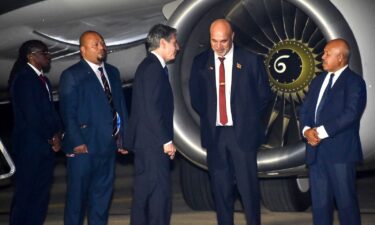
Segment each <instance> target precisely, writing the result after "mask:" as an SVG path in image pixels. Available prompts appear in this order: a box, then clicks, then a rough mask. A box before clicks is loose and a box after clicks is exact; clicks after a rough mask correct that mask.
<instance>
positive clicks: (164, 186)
mask: <svg viewBox="0 0 375 225" xmlns="http://www.w3.org/2000/svg"><path fill="white" fill-rule="evenodd" d="M134 155H135V157H134V166H135V168H134V169H135V174H134V190H133V200H132V201H133V202H132V210H131V218H130V224H131V225H168V224H169V223H170V217H171V211H172V194H171V192H172V189H171V175H170V160H169V156H168V155H167V154H165V153H164V151H163V148H162V147H156V148H150V149H136V150H134Z"/></svg>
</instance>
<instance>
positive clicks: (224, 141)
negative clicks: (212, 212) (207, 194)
mask: <svg viewBox="0 0 375 225" xmlns="http://www.w3.org/2000/svg"><path fill="white" fill-rule="evenodd" d="M217 132H218V135H217V140H218V141H217V144H216V147H215V148H212V149H208V152H207V160H208V170H209V174H210V180H211V189H212V192H213V197H214V201H215V207H216V214H217V220H218V223H219V225H233V224H234V222H233V212H234V201H235V197H236V194H235V187H236V186H237V188H238V192H239V194H240V196H241V200H242V204H243V207H244V211H245V216H246V220H247V224H248V225H260V193H259V181H258V172H257V171H258V169H257V161H256V149H253V150H251V151H244V150H243V149H241V148H240V147H239V145H238V143H237V141H236V138H235V132H234V128H233V127H218V128H217Z"/></svg>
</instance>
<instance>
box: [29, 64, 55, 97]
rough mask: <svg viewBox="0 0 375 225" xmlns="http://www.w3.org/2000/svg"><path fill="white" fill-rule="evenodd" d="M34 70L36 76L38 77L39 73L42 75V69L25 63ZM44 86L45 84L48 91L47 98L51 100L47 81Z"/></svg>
mask: <svg viewBox="0 0 375 225" xmlns="http://www.w3.org/2000/svg"><path fill="white" fill-rule="evenodd" d="M27 64H28V65H29V66H30V67H31V68H32V69H33V70H34V71H35V73H36V74H37V75H38V78H39V76H41V75H43V70H38V69H37V68H35V66H33V65H32V64H31V63H27ZM39 79H41V78H39ZM45 86H46V88H47V91H48V95H49V100H51V92H50V90H49V88H48V85H47V83H45Z"/></svg>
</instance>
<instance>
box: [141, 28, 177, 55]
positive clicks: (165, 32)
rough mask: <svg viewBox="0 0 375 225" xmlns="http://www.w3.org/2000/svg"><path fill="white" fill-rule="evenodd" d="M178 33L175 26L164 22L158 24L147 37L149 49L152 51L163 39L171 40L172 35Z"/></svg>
mask: <svg viewBox="0 0 375 225" xmlns="http://www.w3.org/2000/svg"><path fill="white" fill-rule="evenodd" d="M176 33H177V30H176V29H175V28H173V27H170V26H167V25H164V24H156V25H155V26H153V27H152V28H151V29H150V31H149V32H148V35H147V39H146V47H147V50H148V51H149V52H151V51H153V50H155V49H157V48H159V47H160V40H161V39H165V40H166V41H168V42H169V41H170V39H171V37H172V35H173V34H176Z"/></svg>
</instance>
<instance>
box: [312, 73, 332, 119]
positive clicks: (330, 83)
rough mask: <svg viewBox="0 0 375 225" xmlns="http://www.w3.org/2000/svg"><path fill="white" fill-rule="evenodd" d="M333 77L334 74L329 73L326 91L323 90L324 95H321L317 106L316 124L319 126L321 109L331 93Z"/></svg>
mask: <svg viewBox="0 0 375 225" xmlns="http://www.w3.org/2000/svg"><path fill="white" fill-rule="evenodd" d="M333 76H335V74H334V73H331V75H330V77H329V81H328V84H327V87H326V89H325V90H324V93H323V96H322V99H321V100H320V103H319V105H318V109H317V110H316V117H315V119H316V124H318V125H320V122H321V121H320V120H321V118H320V114H321V112H322V109H323V106H324V104H325V103H326V101H327V98H328V96H329V94H330V92H331V88H332V80H333Z"/></svg>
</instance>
